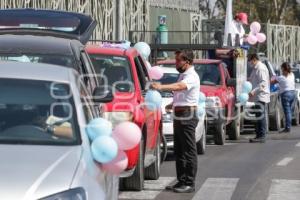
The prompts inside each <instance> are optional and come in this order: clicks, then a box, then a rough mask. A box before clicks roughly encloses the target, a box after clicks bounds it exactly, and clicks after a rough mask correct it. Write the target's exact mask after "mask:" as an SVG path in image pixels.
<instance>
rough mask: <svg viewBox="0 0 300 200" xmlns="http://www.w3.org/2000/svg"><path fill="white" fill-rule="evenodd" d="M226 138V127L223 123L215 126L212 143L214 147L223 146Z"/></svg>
mask: <svg viewBox="0 0 300 200" xmlns="http://www.w3.org/2000/svg"><path fill="white" fill-rule="evenodd" d="M225 137H226V125H225V123H220V124H218V125H217V129H216V132H215V135H214V142H215V144H216V145H224V144H225Z"/></svg>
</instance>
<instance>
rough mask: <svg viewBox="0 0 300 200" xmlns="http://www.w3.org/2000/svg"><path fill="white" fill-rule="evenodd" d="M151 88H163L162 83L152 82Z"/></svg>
mask: <svg viewBox="0 0 300 200" xmlns="http://www.w3.org/2000/svg"><path fill="white" fill-rule="evenodd" d="M150 88H151V89H154V90H161V84H160V83H152V84H151V85H150Z"/></svg>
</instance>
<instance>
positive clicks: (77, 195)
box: [39, 188, 86, 200]
mask: <svg viewBox="0 0 300 200" xmlns="http://www.w3.org/2000/svg"><path fill="white" fill-rule="evenodd" d="M39 200H86V194H85V191H84V189H83V188H75V189H70V190H67V191H64V192H60V193H57V194H53V195H50V196H48V197H45V198H41V199H39Z"/></svg>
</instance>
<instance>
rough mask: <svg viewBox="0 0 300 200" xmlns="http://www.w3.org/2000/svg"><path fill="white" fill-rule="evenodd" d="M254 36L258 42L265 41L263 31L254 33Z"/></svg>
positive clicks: (265, 37)
mask: <svg viewBox="0 0 300 200" xmlns="http://www.w3.org/2000/svg"><path fill="white" fill-rule="evenodd" d="M256 37H257V41H258V42H259V43H263V42H265V41H266V39H267V36H266V35H265V34H264V33H257V34H256Z"/></svg>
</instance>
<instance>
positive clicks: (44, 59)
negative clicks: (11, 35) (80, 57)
mask: <svg viewBox="0 0 300 200" xmlns="http://www.w3.org/2000/svg"><path fill="white" fill-rule="evenodd" d="M0 60H1V61H17V62H32V63H46V64H53V65H60V66H64V67H70V68H75V66H76V65H75V61H74V59H73V57H72V56H68V55H51V54H31V53H20V54H7V53H5V54H4V53H0Z"/></svg>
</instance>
